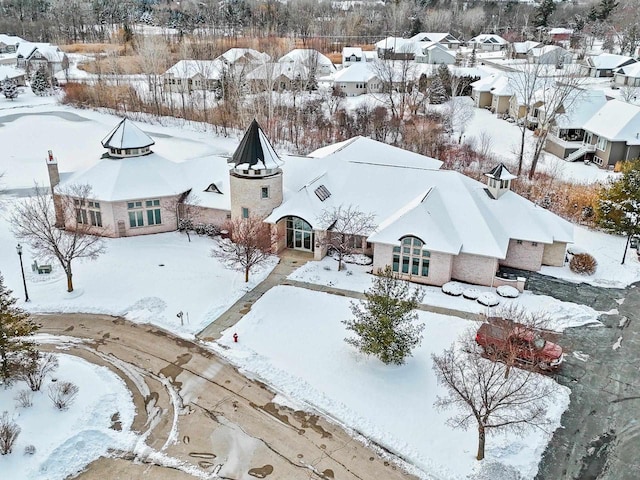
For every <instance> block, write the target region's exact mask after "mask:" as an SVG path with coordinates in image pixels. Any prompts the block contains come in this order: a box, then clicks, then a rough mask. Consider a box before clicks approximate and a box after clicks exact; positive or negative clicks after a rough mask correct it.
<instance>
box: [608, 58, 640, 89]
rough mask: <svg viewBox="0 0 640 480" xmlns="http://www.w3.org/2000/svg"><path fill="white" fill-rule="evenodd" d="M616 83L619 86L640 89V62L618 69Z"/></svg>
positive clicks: (615, 77)
mask: <svg viewBox="0 0 640 480" xmlns="http://www.w3.org/2000/svg"><path fill="white" fill-rule="evenodd" d="M614 82H615V84H616V85H619V86H624V85H628V86H630V87H640V62H635V63H630V64H629V65H627V66H625V67H621V68H618V69H617V70H616V71H615V73H614Z"/></svg>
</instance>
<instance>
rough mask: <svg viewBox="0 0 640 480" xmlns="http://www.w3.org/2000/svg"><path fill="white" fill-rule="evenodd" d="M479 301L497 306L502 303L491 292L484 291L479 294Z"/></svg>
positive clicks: (482, 303)
mask: <svg viewBox="0 0 640 480" xmlns="http://www.w3.org/2000/svg"><path fill="white" fill-rule="evenodd" d="M477 302H478V303H479V304H481V305H484V306H485V307H495V306H496V305H498V304H499V303H500V300H499V299H498V297H497V296H495V295H494V294H493V293H491V292H484V293H482V294H480V295H478V299H477Z"/></svg>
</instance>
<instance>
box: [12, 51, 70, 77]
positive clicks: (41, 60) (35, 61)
mask: <svg viewBox="0 0 640 480" xmlns="http://www.w3.org/2000/svg"><path fill="white" fill-rule="evenodd" d="M16 53H17V56H16V65H17V67H18V68H23V69H24V70H25V71H26V72H27V75H31V74H33V72H35V71H36V70H38V69H39V68H41V67H43V68H44V69H45V71H46V72H47V73H48V74H49V75H50V76H52V77H53V76H54V75H55V74H56V73H58V72H61V71H63V70H66V69H68V68H69V59H68V57H67V54H66V53H64V52H63V51H62V50H60V48H59V47H57V46H55V45H51V44H50V43H31V42H22V43H20V45H18V50H17V52H16Z"/></svg>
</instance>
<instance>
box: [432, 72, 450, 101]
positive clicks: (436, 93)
mask: <svg viewBox="0 0 640 480" xmlns="http://www.w3.org/2000/svg"><path fill="white" fill-rule="evenodd" d="M446 101H447V91H446V90H445V88H444V85H442V80H440V77H439V76H438V75H436V76H435V77H433V80H431V85H430V86H429V103H431V104H433V105H440V104H441V103H444V102H446Z"/></svg>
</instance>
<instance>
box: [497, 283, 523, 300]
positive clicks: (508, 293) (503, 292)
mask: <svg viewBox="0 0 640 480" xmlns="http://www.w3.org/2000/svg"><path fill="white" fill-rule="evenodd" d="M496 293H497V294H498V295H500V296H501V297H505V298H518V296H519V295H520V292H519V291H518V289H517V288H514V287H512V286H510V285H500V286H499V287H498V288H496Z"/></svg>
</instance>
